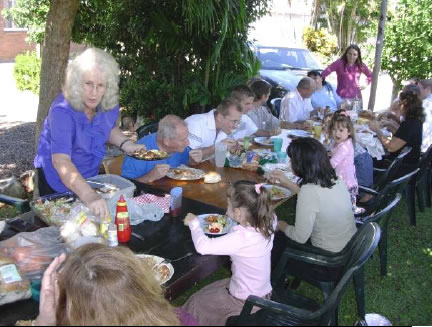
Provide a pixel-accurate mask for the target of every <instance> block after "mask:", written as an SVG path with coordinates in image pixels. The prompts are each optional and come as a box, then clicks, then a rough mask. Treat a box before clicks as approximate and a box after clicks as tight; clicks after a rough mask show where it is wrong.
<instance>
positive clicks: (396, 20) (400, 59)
mask: <svg viewBox="0 0 432 327" xmlns="http://www.w3.org/2000/svg"><path fill="white" fill-rule="evenodd" d="M431 24H432V0H422V1H417V0H400V1H399V4H398V6H397V8H396V10H395V11H394V13H390V14H389V22H388V24H387V27H386V36H385V44H384V51H383V58H382V68H383V69H384V70H387V71H388V72H389V74H390V76H391V78H392V79H393V81H394V82H395V83H396V86H397V87H398V88H400V87H401V84H402V81H403V80H407V79H409V78H411V77H419V78H430V77H431V75H432V74H431V72H432V30H431V28H430V26H431Z"/></svg>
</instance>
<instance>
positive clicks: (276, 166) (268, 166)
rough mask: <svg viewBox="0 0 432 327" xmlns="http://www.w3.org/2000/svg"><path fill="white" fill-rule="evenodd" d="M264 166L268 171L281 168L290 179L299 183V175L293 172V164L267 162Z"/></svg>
mask: <svg viewBox="0 0 432 327" xmlns="http://www.w3.org/2000/svg"><path fill="white" fill-rule="evenodd" d="M262 168H263V170H264V171H265V172H266V173H271V172H272V171H274V170H280V171H282V172H283V173H284V175H285V176H286V177H287V178H288V179H289V180H290V181H292V182H294V183H297V180H298V177H297V176H296V175H295V174H294V173H293V172H292V170H291V164H281V163H279V164H276V163H266V164H265V165H264V166H263V167H262Z"/></svg>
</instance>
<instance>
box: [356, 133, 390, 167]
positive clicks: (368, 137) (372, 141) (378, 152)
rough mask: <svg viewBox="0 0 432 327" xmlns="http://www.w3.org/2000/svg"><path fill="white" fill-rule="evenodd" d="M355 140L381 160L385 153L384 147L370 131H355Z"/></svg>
mask: <svg viewBox="0 0 432 327" xmlns="http://www.w3.org/2000/svg"><path fill="white" fill-rule="evenodd" d="M356 141H357V142H358V143H359V144H360V145H361V146H362V147H364V148H365V149H366V150H367V152H368V153H369V154H370V155H371V156H372V157H374V158H377V159H378V160H381V159H382V157H383V156H384V155H385V151H384V147H383V145H382V144H381V142H380V141H379V140H378V138H376V137H374V135H373V134H370V133H357V134H356Z"/></svg>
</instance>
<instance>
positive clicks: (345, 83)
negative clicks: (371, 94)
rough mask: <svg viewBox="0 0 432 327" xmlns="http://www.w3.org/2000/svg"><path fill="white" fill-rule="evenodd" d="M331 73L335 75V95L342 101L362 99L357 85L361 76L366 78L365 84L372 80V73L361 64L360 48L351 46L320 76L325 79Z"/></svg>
mask: <svg viewBox="0 0 432 327" xmlns="http://www.w3.org/2000/svg"><path fill="white" fill-rule="evenodd" d="M332 72H336V74H337V89H336V93H337V94H338V95H339V96H340V97H341V98H342V99H353V98H356V97H357V98H358V99H360V100H361V99H362V94H361V87H360V85H359V81H360V76H361V74H362V73H363V74H365V75H366V77H367V83H368V84H369V83H370V82H371V80H372V73H371V71H370V70H369V68H368V67H367V66H366V65H365V64H364V63H363V61H362V57H361V52H360V48H359V47H358V46H357V45H355V44H351V45H350V46H349V47H348V48H347V49H346V51H345V53H344V54H343V56H342V57H341V58H339V59H338V60H336V61H335V62H333V63H332V64H330V66H328V67H327V68H326V69H325V70H324V71H323V72H322V74H321V76H322V78H326V77H327V76H328V75H330V74H331V73H332Z"/></svg>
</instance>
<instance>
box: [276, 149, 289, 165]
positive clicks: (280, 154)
mask: <svg viewBox="0 0 432 327" xmlns="http://www.w3.org/2000/svg"><path fill="white" fill-rule="evenodd" d="M277 157H278V161H279V163H281V164H285V163H286V160H287V157H288V155H287V153H286V152H277Z"/></svg>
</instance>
